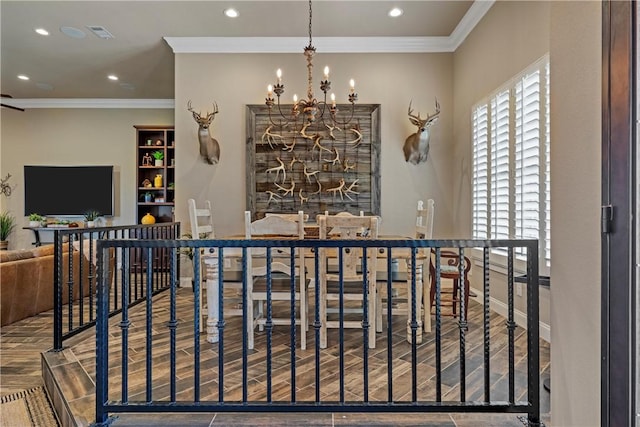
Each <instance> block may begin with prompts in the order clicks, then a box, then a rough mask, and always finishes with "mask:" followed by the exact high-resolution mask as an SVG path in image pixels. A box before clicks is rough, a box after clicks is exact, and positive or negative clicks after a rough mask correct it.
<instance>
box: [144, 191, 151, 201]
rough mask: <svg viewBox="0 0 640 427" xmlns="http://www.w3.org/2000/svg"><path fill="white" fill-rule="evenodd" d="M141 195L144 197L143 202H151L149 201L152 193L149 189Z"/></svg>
mask: <svg viewBox="0 0 640 427" xmlns="http://www.w3.org/2000/svg"><path fill="white" fill-rule="evenodd" d="M142 197H144V202H145V203H151V201H152V200H153V194H151V193H150V192H149V191H147V192H146V193H144V194H143V195H142Z"/></svg>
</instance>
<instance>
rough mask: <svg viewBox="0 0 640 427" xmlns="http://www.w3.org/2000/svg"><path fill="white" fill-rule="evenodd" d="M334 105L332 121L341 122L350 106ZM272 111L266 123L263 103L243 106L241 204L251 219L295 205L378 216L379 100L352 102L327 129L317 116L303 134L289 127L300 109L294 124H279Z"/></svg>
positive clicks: (295, 208) (314, 210) (312, 211)
mask: <svg viewBox="0 0 640 427" xmlns="http://www.w3.org/2000/svg"><path fill="white" fill-rule="evenodd" d="M291 108H292V105H284V106H282V111H287V112H288V111H291ZM276 109H277V107H275V108H274V110H276ZM338 110H339V111H341V112H343V113H342V114H341V113H339V114H338V119H337V120H338V121H347V120H348V118H349V116H350V114H351V106H350V105H338ZM276 111H277V110H276ZM347 113H348V114H347ZM276 115H277V114H273V115H272V118H273V120H274V122H276V124H277V125H272V123H271V122H270V120H269V110H268V108H267V107H266V106H264V105H248V106H247V144H246V152H247V158H246V160H247V181H246V182H247V209H248V210H250V211H251V213H252V217H253V218H262V217H263V216H264V214H265V213H266V212H281V213H292V212H297V211H298V210H303V211H304V212H305V213H308V214H309V215H310V217H311V218H313V217H315V215H316V214H319V213H324V212H325V211H329V212H331V213H336V212H342V211H348V212H352V213H355V214H357V213H359V212H360V211H364V212H365V214H375V215H380V105H378V104H364V105H357V106H356V107H355V111H354V115H353V118H352V120H351V122H350V123H349V124H348V125H346V126H342V125H338V128H335V129H330V128H329V127H328V126H327V124H329V123H328V121H327V122H326V124H325V123H322V122H321V121H317V122H316V123H314V124H313V125H312V126H310V127H308V128H307V129H306V130H305V131H304V134H303V133H302V132H296V131H295V130H294V128H295V129H298V130H300V128H301V122H302V114H301V115H300V117H299V118H298V124H297V126H294V125H293V124H290V125H288V126H287V125H282V126H281V125H280V124H281V123H283V122H284V121H278V120H277V119H276V118H275V116H276ZM326 115H327V116H328V115H329V114H328V112H326ZM345 116H346V117H345ZM354 129H355V130H354ZM359 134H360V135H361V138H359Z"/></svg>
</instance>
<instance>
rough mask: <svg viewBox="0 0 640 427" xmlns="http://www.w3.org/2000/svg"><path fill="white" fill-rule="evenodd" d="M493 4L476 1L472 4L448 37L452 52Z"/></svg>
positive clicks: (485, 0) (491, 1)
mask: <svg viewBox="0 0 640 427" xmlns="http://www.w3.org/2000/svg"><path fill="white" fill-rule="evenodd" d="M494 3H495V0H476V1H474V2H473V4H472V5H471V7H470V8H469V10H467V13H465V15H464V16H463V17H462V19H461V20H460V22H458V25H457V26H456V28H455V30H453V32H452V33H451V35H449V39H450V40H449V41H450V42H451V46H452V49H453V50H452V52H455V50H456V49H458V47H460V45H461V44H462V42H464V41H465V39H466V38H467V36H468V35H469V34H470V33H471V31H473V29H474V28H475V27H476V25H478V22H480V20H481V19H482V18H483V17H484V15H485V14H486V13H487V12H488V11H489V9H491V6H493V4H494Z"/></svg>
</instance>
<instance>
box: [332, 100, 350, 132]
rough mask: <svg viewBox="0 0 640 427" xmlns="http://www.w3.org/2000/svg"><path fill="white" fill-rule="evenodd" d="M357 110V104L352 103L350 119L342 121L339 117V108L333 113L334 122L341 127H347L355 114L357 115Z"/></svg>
mask: <svg viewBox="0 0 640 427" xmlns="http://www.w3.org/2000/svg"><path fill="white" fill-rule="evenodd" d="M355 111H356V104H355V103H351V115H350V116H349V119H347V120H346V121H344V122H343V121H340V120H338V119H337V117H338V114H337V112H338V110H336V112H335V113H333V112H332V113H331V120H333V123H334V124H336V125H340V127H342V128H345V127H347V125H349V124H351V121H352V120H353V116H354V115H355Z"/></svg>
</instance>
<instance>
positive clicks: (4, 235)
mask: <svg viewBox="0 0 640 427" xmlns="http://www.w3.org/2000/svg"><path fill="white" fill-rule="evenodd" d="M14 228H16V218H15V217H14V216H13V215H11V214H10V213H9V212H7V211H4V212H2V213H0V250H5V251H6V250H7V248H8V247H9V242H8V241H7V239H8V238H9V235H10V234H11V233H12V232H13V229H14Z"/></svg>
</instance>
